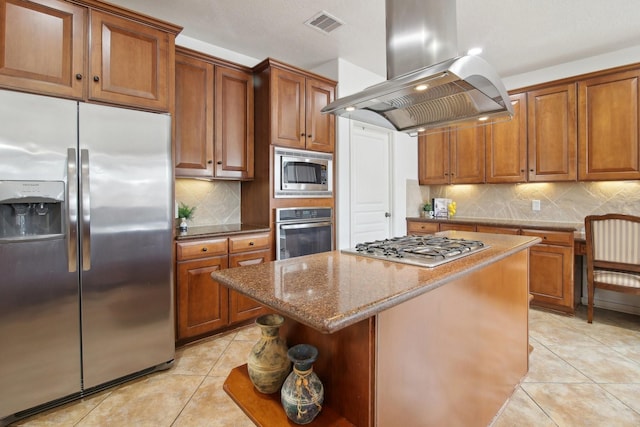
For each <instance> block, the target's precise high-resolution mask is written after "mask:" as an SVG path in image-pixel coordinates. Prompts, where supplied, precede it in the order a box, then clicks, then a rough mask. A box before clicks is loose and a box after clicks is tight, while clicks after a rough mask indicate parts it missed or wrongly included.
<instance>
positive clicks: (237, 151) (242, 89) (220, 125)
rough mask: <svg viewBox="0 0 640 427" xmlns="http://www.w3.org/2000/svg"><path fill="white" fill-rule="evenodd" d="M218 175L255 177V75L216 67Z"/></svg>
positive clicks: (216, 169) (216, 164)
mask: <svg viewBox="0 0 640 427" xmlns="http://www.w3.org/2000/svg"><path fill="white" fill-rule="evenodd" d="M215 100H216V101H215V102H216V106H215V109H216V111H217V114H216V115H215V121H216V123H215V176H216V177H217V178H235V179H250V178H253V158H254V156H253V76H252V75H251V74H250V73H248V72H243V71H240V70H234V69H231V68H226V67H221V66H216V88H215Z"/></svg>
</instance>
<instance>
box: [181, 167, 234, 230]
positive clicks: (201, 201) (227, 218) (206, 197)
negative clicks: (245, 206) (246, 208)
mask: <svg viewBox="0 0 640 427" xmlns="http://www.w3.org/2000/svg"><path fill="white" fill-rule="evenodd" d="M175 189H176V203H180V202H182V203H184V204H186V205H188V206H195V207H196V210H195V211H194V215H193V218H192V219H191V220H189V221H188V224H189V225H194V226H199V225H218V224H240V182H239V181H205V180H199V179H186V178H177V179H176V187H175ZM176 216H177V212H176Z"/></svg>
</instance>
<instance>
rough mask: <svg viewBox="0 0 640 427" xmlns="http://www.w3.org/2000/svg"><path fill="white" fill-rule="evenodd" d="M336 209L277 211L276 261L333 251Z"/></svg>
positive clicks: (284, 209) (288, 209)
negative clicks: (334, 211)
mask: <svg viewBox="0 0 640 427" xmlns="http://www.w3.org/2000/svg"><path fill="white" fill-rule="evenodd" d="M333 247H334V244H333V209H331V208H280V209H276V259H278V260H280V259H287V258H294V257H298V256H302V255H310V254H315V253H319V252H327V251H332V250H333Z"/></svg>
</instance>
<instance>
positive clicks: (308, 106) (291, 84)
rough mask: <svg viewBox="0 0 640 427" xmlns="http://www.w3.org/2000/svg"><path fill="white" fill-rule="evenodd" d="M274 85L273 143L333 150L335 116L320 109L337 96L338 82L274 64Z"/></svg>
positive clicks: (272, 95)
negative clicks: (323, 112)
mask: <svg viewBox="0 0 640 427" xmlns="http://www.w3.org/2000/svg"><path fill="white" fill-rule="evenodd" d="M271 87H272V90H271V99H272V107H271V108H272V111H271V143H272V144H274V145H279V146H283V147H291V148H298V149H307V150H314V151H325V152H333V150H334V146H335V117H334V116H333V115H330V114H326V115H323V114H321V112H320V110H321V109H322V108H323V107H324V106H326V105H327V104H329V103H330V102H332V101H333V100H334V99H335V85H331V84H329V83H325V82H322V81H319V80H316V79H313V78H310V77H306V76H305V75H303V74H299V73H295V72H292V71H289V70H283V69H280V68H275V67H274V68H272V69H271Z"/></svg>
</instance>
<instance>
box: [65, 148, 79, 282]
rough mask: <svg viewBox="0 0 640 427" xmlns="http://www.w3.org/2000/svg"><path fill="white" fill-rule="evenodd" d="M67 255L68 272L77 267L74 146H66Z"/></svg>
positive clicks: (76, 190)
mask: <svg viewBox="0 0 640 427" xmlns="http://www.w3.org/2000/svg"><path fill="white" fill-rule="evenodd" d="M67 213H68V215H69V216H68V221H67V257H68V258H69V259H68V265H69V273H73V272H74V271H76V270H77V269H78V162H77V160H76V150H75V148H67Z"/></svg>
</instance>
